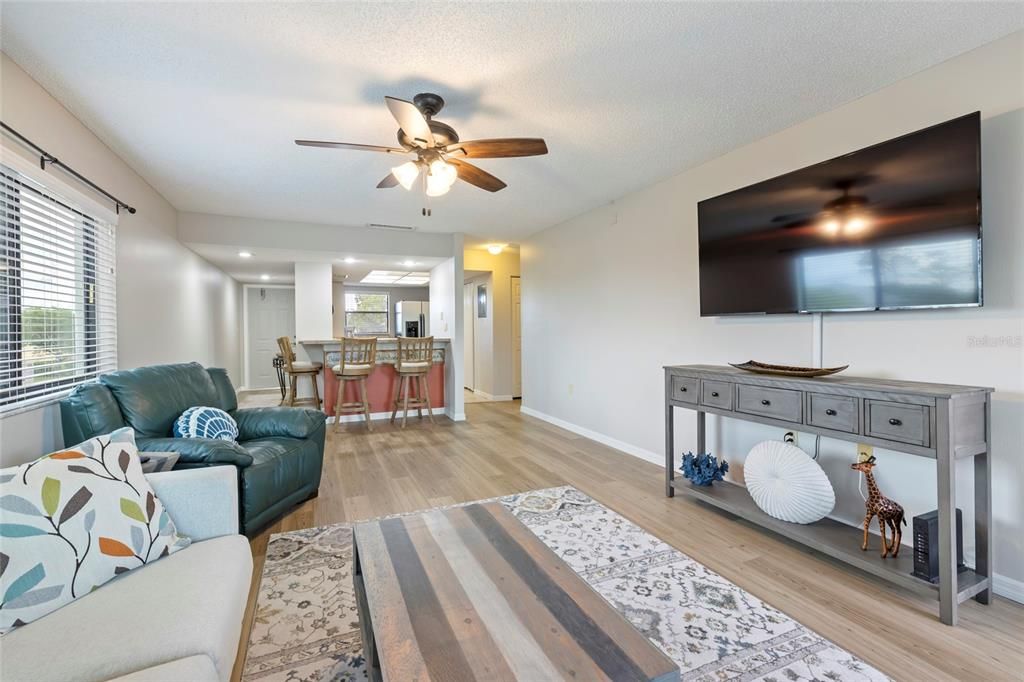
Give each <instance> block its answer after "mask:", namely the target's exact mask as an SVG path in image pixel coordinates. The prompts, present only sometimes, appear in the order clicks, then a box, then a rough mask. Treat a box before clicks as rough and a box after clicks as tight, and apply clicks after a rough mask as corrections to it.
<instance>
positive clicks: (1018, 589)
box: [519, 405, 1024, 604]
mask: <svg viewBox="0 0 1024 682" xmlns="http://www.w3.org/2000/svg"><path fill="white" fill-rule="evenodd" d="M519 411H520V412H522V413H523V414H526V415H529V416H531V417H535V418H537V419H540V420H541V421H546V422H548V423H549V424H554V425H555V426H558V427H560V428H563V429H565V430H566V431H572V432H573V433H575V434H578V435H580V436H583V437H585V438H589V439H590V440H593V441H597V442H598V443H601V444H603V445H607V446H608V447H610V448H615V449H616V450H621V451H622V452H624V453H626V454H627V455H632V456H634V457H637V458H639V459H642V460H644V461H645V462H651V463H652V464H657V465H658V466H665V456H664V454H661V453H656V452H651V451H650V450H645V449H644V448H639V447H637V446H635V445H632V444H630V443H626V442H625V441H621V440H618V439H615V438H612V437H611V436H606V435H605V434H603V433H598V432H597V431H591V430H590V429H587V428H584V427H582V426H578V425H576V424H573V423H572V422H567V421H565V420H564V419H559V418H558V417H552V416H551V415H549V414H544V413H543V412H538V411H537V410H534V409H532V408H530V407H527V406H526V405H523V406H521V407H520V408H519ZM836 520H837V521H841V519H836ZM769 532H770V531H769ZM992 591H993V592H995V593H996V594H998V595H999V596H1000V597H1006V598H1007V599H1012V600H1013V601H1015V602H1020V603H1021V604H1024V582H1022V581H1020V580H1014V579H1013V578H1008V577H1007V576H1005V575H999V574H998V573H995V574H993V576H992Z"/></svg>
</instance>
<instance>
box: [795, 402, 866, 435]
mask: <svg viewBox="0 0 1024 682" xmlns="http://www.w3.org/2000/svg"><path fill="white" fill-rule="evenodd" d="M859 421H860V419H858V414H857V399H856V398H848V397H845V396H839V395H824V394H822V393H808V394H807V423H808V424H811V425H812V426H820V427H821V428H823V429H835V430H836V431H846V432H847V433H860V424H859V423H858V422H859Z"/></svg>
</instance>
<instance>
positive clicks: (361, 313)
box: [345, 291, 391, 336]
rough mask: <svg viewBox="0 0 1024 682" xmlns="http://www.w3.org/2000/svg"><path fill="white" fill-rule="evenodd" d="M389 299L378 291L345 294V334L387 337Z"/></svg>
mask: <svg viewBox="0 0 1024 682" xmlns="http://www.w3.org/2000/svg"><path fill="white" fill-rule="evenodd" d="M390 311H391V297H390V296H389V295H388V294H387V293H385V292H379V291H346V292H345V334H346V335H347V336H387V335H388V330H389V328H390V325H389V324H388V320H389V319H391V313H390Z"/></svg>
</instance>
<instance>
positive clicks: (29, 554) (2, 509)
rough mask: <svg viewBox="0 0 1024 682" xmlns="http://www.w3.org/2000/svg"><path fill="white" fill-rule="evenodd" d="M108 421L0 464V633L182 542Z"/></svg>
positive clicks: (129, 436)
mask: <svg viewBox="0 0 1024 682" xmlns="http://www.w3.org/2000/svg"><path fill="white" fill-rule="evenodd" d="M190 542H191V540H189V538H187V537H185V536H183V535H179V534H178V531H177V529H176V528H175V526H174V522H173V521H171V519H170V517H169V516H168V515H167V512H166V511H165V510H164V506H163V505H162V504H161V503H160V500H158V499H157V497H156V495H155V494H154V493H153V489H152V488H151V487H150V485H149V482H148V481H147V480H146V477H145V475H144V474H143V473H142V463H141V462H140V460H139V453H138V450H137V449H136V447H135V432H134V431H132V430H131V429H118V430H117V431H114V432H113V433H111V434H110V435H107V436H99V437H97V438H93V439H91V440H88V441H86V442H84V443H81V444H79V445H76V446H74V447H73V448H69V449H67V450H63V451H61V452H54V453H52V454H49V455H46V456H45V457H40V458H39V459H37V460H35V461H34V462H29V463H27V464H22V465H21V466H19V467H11V468H8V469H2V470H0V634H3V633H6V632H8V631H9V630H11V629H12V628H15V627H18V626H19V625H24V624H25V623H30V622H32V621H33V620H35V619H37V618H41V617H42V616H45V615H46V614H48V613H50V612H52V611H56V610H57V609H59V608H60V607H61V606H64V605H65V604H68V603H70V602H72V601H74V600H75V599H78V598H79V597H82V596H84V595H86V594H89V592H91V591H92V590H94V589H96V588H98V587H100V586H101V585H103V584H104V583H106V582H108V581H109V580H111V579H113V578H116V577H117V576H119V575H121V574H122V573H126V572H128V571H131V570H133V569H136V568H138V567H140V566H143V565H145V564H148V563H152V562H154V561H156V560H157V559H160V558H162V557H165V556H167V555H169V554H173V553H174V552H176V551H178V550H179V549H182V548H183V547H187V546H188V544H189V543H190Z"/></svg>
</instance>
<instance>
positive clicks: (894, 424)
mask: <svg viewBox="0 0 1024 682" xmlns="http://www.w3.org/2000/svg"><path fill="white" fill-rule="evenodd" d="M889 423H890V424H892V425H893V426H902V425H903V422H901V421H900V420H899V419H897V418H896V417H893V418H892V419H890V420H889Z"/></svg>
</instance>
